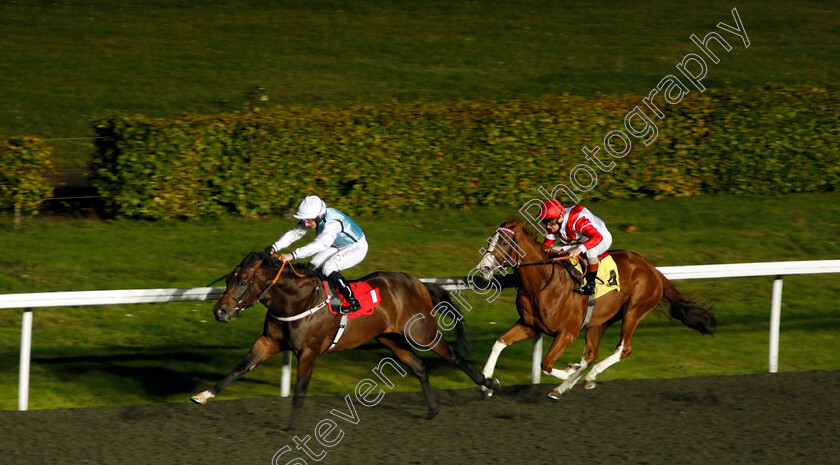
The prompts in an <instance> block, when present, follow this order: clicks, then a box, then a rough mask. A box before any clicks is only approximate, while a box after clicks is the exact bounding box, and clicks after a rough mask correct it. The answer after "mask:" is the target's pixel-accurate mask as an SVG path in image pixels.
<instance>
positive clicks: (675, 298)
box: [477, 220, 715, 400]
mask: <svg viewBox="0 0 840 465" xmlns="http://www.w3.org/2000/svg"><path fill="white" fill-rule="evenodd" d="M610 255H612V257H613V259H614V260H615V262H616V264H617V266H618V276H619V283H620V285H621V290H619V291H612V292H609V293H607V294H605V295H603V296H601V297H599V298H598V299H596V300H595V307H594V310H593V313H592V315H591V320H590V321H589V323H588V324H587V325H586V348H585V349H584V352H583V357H582V358H581V360H580V363H577V364H569V366H568V368H566V369H565V370H558V369H556V368H554V362H555V361H556V360H557V358H558V357H559V356H560V355H561V354H562V353H563V352H564V351H565V350H566V348H567V347H568V346H569V344H571V342H572V341H574V340H575V339H576V338H577V337H578V334H579V333H580V331H581V330H582V329H583V328H582V326H583V325H584V319H585V314H586V310H587V301H588V298H589V296H585V295H581V294H578V293H575V292H572V291H573V289H575V288H576V287H577V283H575V282H574V281H573V280H572V279H571V278H570V276H569V275H568V273H567V272H566V271H565V270H564V269H563V267H562V265H561V264H559V263H557V261H552V260H549V258H550V257H549V256H548V255H547V254H546V252H545V251H544V250H543V247H542V245H541V244H540V243H539V242H538V241H537V239H536V237H535V236H534V233H533V232H532V231H531V230H530V228H528V227H526V226H525V224H524V223H522V222H519V221H515V220H511V221H506V222H505V223H502V225H501V226H500V227H499V228H498V229H497V230H496V233H495V234H494V235H493V236H492V237H491V239H490V245H489V247H488V250H487V252H486V253H485V254H484V257H483V258H482V260H481V262H480V263H479V265H478V267H477V269H478V271H479V272H480V273H481V275H482V277H484V278H485V279H488V280H489V279H492V276H493V272H494V271H496V270H499V269H501V268H505V267H507V266H513V267H514V270H515V271H514V273H515V277H516V280H517V283H518V290H517V294H516V310H517V311H518V312H519V320H518V321H517V322H516V323H515V324H514V325H513V327H511V328H510V329H509V330H507V332H506V333H505V334H504V335H502V337H500V338H499V339H498V340H496V343H495V344H494V345H493V349H492V351H491V353H490V357H489V358H488V359H487V364H486V365H485V366H484V375H485V376H492V375H493V370H494V368H495V366H496V360H497V359H498V358H499V353H500V352H501V351H502V350H503V349H504V348H505V347H507V346H509V345H511V344H514V343H516V342H519V341H522V340H525V339H528V338H530V337H533V336H536V335H537V334H542V333H544V334H548V335H549V336H553V337H554V341H553V342H552V343H551V347H550V348H549V350H548V354H547V355H546V357H545V359H544V360H543V362H542V370H543V372H544V373H545V374H547V375H552V376H555V377H557V378H559V379H562V380H564V381H563V383H562V384H560V385H559V386H557V387H556V388H554V389H553V390H552V391H551V392H550V393H549V394H548V396H549V397H550V398H552V399H554V400H557V399H558V398H559V396H561V395H562V394H564V393H565V392H567V391H569V390H570V389H572V387H573V386H574V385H575V383H576V382H577V381H578V379H580V377H581V376H582V375H583V372H584V371H585V370H586V369H587V368H588V367H589V366H591V364H592V362H593V361H594V360H595V359H596V358H597V357H598V347H599V345H600V344H601V337H602V336H603V335H604V331H606V329H607V328H608V327H609V326H610V325H611V324H613V323H615V322H617V321H619V320H620V321H621V336H620V337H619V340H618V348H617V349H616V350H615V352H613V354H612V355H610V356H609V357H607V358H606V359H604V360H602V361H601V362H599V363H598V364H596V365H595V366H593V367H592V369H591V370H590V371H589V373H588V374H587V375H586V378H585V381H586V382H585V385H584V387H585V388H586V389H592V388H594V387H595V385H596V383H595V378H596V377H597V376H598V375H599V374H601V373H602V372H603V371H604V370H605V369H607V368H608V367H609V366H611V365H613V364H615V363H617V362H618V361H620V360H622V359H624V358H627V357H628V356H629V355H630V353H631V352H632V350H633V346H632V342H633V332H634V331H635V329H636V326H637V325H638V324H639V322H640V321H642V318H644V317H645V316H646V315H647V314H648V313H650V312H651V311H652V310H653V309H654V308H656V307H657V305H658V304H659V303H660V301H665V302H667V303H668V307H669V314H670V316H671V317H673V318H676V319H677V320H679V321H681V322H682V323H683V324H685V325H686V326H688V327H689V328H692V329H694V330H697V331H698V332H700V333H701V334H712V328H714V326H715V317H714V315H713V314H712V312H711V311H709V310H708V309H706V308H704V307H702V306H701V305H699V304H697V303H695V302H693V301H691V300H689V299H687V298H685V297H684V296H683V295H681V294H680V293H679V292H677V290H676V288H674V285H673V284H671V281H669V280H668V278H666V277H665V276H663V275H662V273H660V272H659V270H657V269H656V268H655V267H654V266H653V265H652V264H651V263H650V262H649V261H648V260H646V259H645V258H644V257H642V256H641V255H638V254H636V253H633V252H629V251H626V250H611V251H610ZM527 262H538V263H534V264H531V265H527ZM519 263H522V264H523V265H522V266H517V264H519ZM482 390H483V391H484V394H485V396H486V397H490V396H492V395H493V391H492V390H491V389H487V388H482Z"/></svg>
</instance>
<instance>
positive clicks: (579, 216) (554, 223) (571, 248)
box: [539, 199, 612, 295]
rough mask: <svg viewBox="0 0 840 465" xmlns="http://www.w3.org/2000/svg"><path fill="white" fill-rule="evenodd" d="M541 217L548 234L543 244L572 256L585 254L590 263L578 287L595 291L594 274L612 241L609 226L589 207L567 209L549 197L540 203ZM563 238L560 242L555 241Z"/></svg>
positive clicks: (588, 291) (579, 290)
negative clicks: (556, 243)
mask: <svg viewBox="0 0 840 465" xmlns="http://www.w3.org/2000/svg"><path fill="white" fill-rule="evenodd" d="M539 218H540V220H542V222H543V225H544V226H545V229H546V231H548V234H547V235H546V236H545V241H544V242H543V245H544V246H545V247H546V248H550V249H551V250H562V251H564V252H566V253H568V254H569V255H571V256H572V257H576V256H578V255H583V256H585V257H586V261H587V263H589V269H588V270H587V272H586V276H585V278H586V283H585V284H584V285H582V286H581V287H580V289H575V292H577V293H579V294H584V295H592V294H594V293H595V276H596V274H597V273H598V263H599V262H600V260H601V259H602V258H604V257H606V256H607V255H609V254H608V252H607V249H609V247H610V245H611V244H612V235H611V234H610V232H609V231H608V230H607V226H606V225H605V224H604V222H603V221H602V220H601V218H598V217H597V216H595V215H593V214H592V212H590V211H589V210H588V209H587V208H586V207H584V206H582V205H577V206H574V207H570V208H569V209H568V210H567V209H566V208H565V207H563V205H562V204H561V203H560V202H559V201H557V200H555V199H551V200H547V201H545V202H543V203H542V205H541V206H540V215H539ZM558 240H559V241H560V245H559V246H555V245H554V244H555V242H557V241H558Z"/></svg>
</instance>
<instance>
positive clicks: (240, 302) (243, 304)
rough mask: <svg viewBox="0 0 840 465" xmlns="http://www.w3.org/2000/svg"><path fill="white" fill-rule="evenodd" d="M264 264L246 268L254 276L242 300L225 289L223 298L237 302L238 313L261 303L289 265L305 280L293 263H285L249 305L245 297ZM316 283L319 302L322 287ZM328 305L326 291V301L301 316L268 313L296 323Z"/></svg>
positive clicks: (280, 319) (260, 262)
mask: <svg viewBox="0 0 840 465" xmlns="http://www.w3.org/2000/svg"><path fill="white" fill-rule="evenodd" d="M262 264H263V262H262V261H259V262H258V265H257V266H255V267H254V268H251V267H250V266H249V267H246V268H245V269H246V270H248V271H250V272H251V273H252V276H251V281H250V282H248V285H247V286H245V290H244V291H242V298H239V299H238V298H236V296H235V295H233V294H232V293H231V292H230V291H228V290H227V288H225V292H224V293H223V294H222V297H224V296H226V295H229V296H230V298H231V299H233V300H234V302H236V306H235V307H234V309H235V310H236V311H237V312H242V311H243V310H245V309H247V308H251V307H253V306H254V305H256V303H257V302H259V301H260V299H262V298H263V296H264V295H265V293H266V292H268V290H269V289H271V287H272V286H273V285H275V284H277V280H278V279H280V274H281V273H283V268H285V267H286V265H287V264H288V265H289V268H290V269H291V270H292V272H293V273H294V274H295V275H296V276H297V277H299V278H303V277H304V276H305V275H303V274H300V273H298V272H297V270H295V268H294V267H293V266H292V265H291V263H289V262H283V265H282V266H280V269H279V270H278V271H277V275H276V276H275V277H274V279H273V280H272V281H271V283H269V285H268V286H266V287H265V289H263V290H262V291H261V292H260V294H259V295H258V296H257V298H256V299H254V301H253V302H251V303H247V302H245V297H244V296H246V295H248V293H249V292H250V291H251V286H253V285H254V284H255V283H256V282H257V272H258V271H259V269H260V267H261V266H262ZM315 281H316V283H315V286H313V287H314V289H313V294H315V300H316V301H317V299H318V289H319V287H320V286H318V283H317V281H318V280H317V279H315ZM327 304H329V299H328V298H326V291H325V299H324V301H323V302H321V303H320V304H319V305H316V306H314V307H312V308H310V309H309V310H307V311H305V312H302V313H299V314H297V315H294V316H291V317H279V316H277V315H275V314H274V313H271V309H269V310H268V313H269V315H271V317H272V318H274V319H276V320H278V321H294V320H299V319H301V318H303V317H306V316H309V315H311V314H313V313H315V312H316V311H318V310H320V309H322V308H323V307H325V306H326V305H327Z"/></svg>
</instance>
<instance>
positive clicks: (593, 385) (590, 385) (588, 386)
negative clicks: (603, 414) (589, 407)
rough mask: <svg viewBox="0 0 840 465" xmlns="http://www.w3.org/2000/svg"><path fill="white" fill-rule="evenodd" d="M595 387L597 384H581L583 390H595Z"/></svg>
mask: <svg viewBox="0 0 840 465" xmlns="http://www.w3.org/2000/svg"><path fill="white" fill-rule="evenodd" d="M597 385H598V383H596V382H595V381H587V382H585V383H583V388H584V389H586V390H587V391H588V390H590V389H595V386H597Z"/></svg>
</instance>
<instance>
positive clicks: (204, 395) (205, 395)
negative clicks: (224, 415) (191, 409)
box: [190, 390, 216, 405]
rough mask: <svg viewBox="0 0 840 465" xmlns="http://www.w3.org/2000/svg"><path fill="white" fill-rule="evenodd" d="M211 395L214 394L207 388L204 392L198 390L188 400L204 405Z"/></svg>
mask: <svg viewBox="0 0 840 465" xmlns="http://www.w3.org/2000/svg"><path fill="white" fill-rule="evenodd" d="M213 397H216V396H214V395H213V393H212V392H210V391H209V390H208V391H204V392H199V393H198V394H196V395H194V396H192V397H190V400H191V401H193V402H195V403H196V404H201V405H204V404H206V403H207V401H208V400H209V399H212V398H213Z"/></svg>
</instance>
